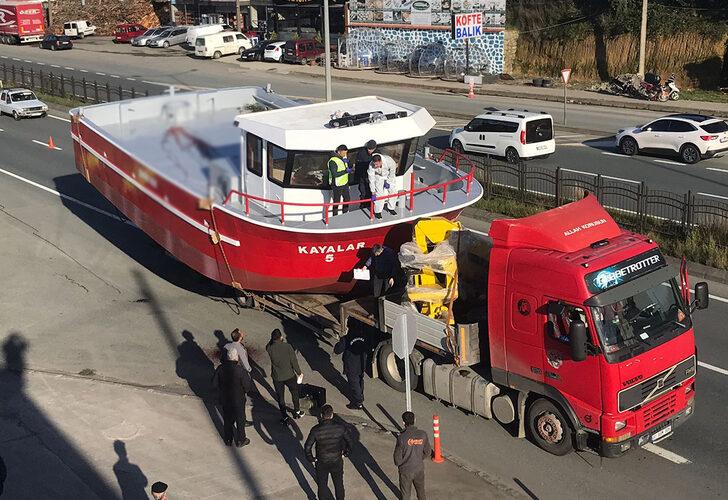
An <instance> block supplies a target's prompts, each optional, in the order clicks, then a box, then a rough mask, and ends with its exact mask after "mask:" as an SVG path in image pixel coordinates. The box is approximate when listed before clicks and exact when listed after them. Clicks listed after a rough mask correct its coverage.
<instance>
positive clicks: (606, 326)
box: [591, 279, 691, 363]
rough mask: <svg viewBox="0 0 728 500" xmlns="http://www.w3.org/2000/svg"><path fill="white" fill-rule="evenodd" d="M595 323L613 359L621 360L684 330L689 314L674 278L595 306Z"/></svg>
mask: <svg viewBox="0 0 728 500" xmlns="http://www.w3.org/2000/svg"><path fill="white" fill-rule="evenodd" d="M591 309H592V315H593V317H594V324H595V326H596V329H597V332H598V334H599V340H600V342H601V343H602V347H603V349H604V354H605V356H606V358H607V361H608V362H610V363H618V362H620V361H624V360H626V359H629V358H631V357H633V356H636V355H638V354H641V353H643V352H645V351H647V350H649V349H652V348H653V347H655V346H657V345H659V344H662V343H664V342H667V341H668V340H670V339H672V338H674V337H676V336H678V335H680V334H682V333H685V332H686V331H687V330H688V329H689V328H690V326H691V323H690V316H689V314H688V312H687V310H686V307H685V305H684V304H683V301H682V299H681V296H680V291H679V288H678V285H677V282H676V281H675V279H671V280H668V281H665V282H664V283H662V284H660V285H656V286H654V287H652V288H650V289H648V290H645V291H642V292H640V293H638V294H636V295H633V296H632V297H628V298H626V299H624V300H620V301H618V302H615V303H613V304H609V305H606V306H601V307H592V308H591Z"/></svg>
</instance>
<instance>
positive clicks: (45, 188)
mask: <svg viewBox="0 0 728 500" xmlns="http://www.w3.org/2000/svg"><path fill="white" fill-rule="evenodd" d="M0 173H3V174H5V175H8V176H10V177H12V178H14V179H17V180H19V181H21V182H25V183H26V184H30V185H31V186H33V187H37V188H38V189H42V190H43V191H45V192H47V193H51V194H54V195H56V196H58V197H59V198H63V199H64V200H68V201H72V202H73V203H77V204H78V205H81V206H82V207H86V208H88V209H89V210H93V211H94V212H97V213H100V214H101V215H105V216H107V217H110V218H112V219H114V220H117V221H119V222H123V223H124V224H128V225H130V226H132V227H136V226H135V225H134V223H133V222H131V221H130V220H126V219H122V218H121V217H119V216H118V215H115V214H112V213H111V212H107V211H106V210H103V209H101V208H98V207H95V206H93V205H90V204H88V203H86V202H84V201H81V200H77V199H76V198H73V197H71V196H68V195H67V194H63V193H59V192H58V191H56V190H55V189H51V188H49V187H46V186H44V185H42V184H38V183H37V182H33V181H31V180H30V179H26V178H25V177H20V176H19V175H17V174H14V173H12V172H8V171H7V170H3V169H2V168H0Z"/></svg>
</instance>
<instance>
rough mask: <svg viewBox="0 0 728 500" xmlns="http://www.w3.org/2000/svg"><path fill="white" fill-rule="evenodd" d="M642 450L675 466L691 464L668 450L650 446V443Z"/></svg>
mask: <svg viewBox="0 0 728 500" xmlns="http://www.w3.org/2000/svg"><path fill="white" fill-rule="evenodd" d="M642 448H643V449H645V450H647V451H649V452H651V453H654V454H655V455H657V456H659V457H662V458H664V459H665V460H669V461H670V462H673V463H676V464H680V465H684V464H691V463H692V462H691V461H690V460H688V459H687V458H685V457H681V456H680V455H678V454H677V453H673V452H671V451H669V450H666V449H665V448H662V447H660V446H657V445H655V444H652V443H647V444H646V445H644V446H643V447H642Z"/></svg>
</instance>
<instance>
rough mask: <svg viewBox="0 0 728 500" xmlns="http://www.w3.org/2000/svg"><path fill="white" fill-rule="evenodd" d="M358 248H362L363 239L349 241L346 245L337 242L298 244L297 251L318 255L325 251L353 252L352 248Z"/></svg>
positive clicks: (303, 253) (325, 252)
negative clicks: (333, 243) (329, 243)
mask: <svg viewBox="0 0 728 500" xmlns="http://www.w3.org/2000/svg"><path fill="white" fill-rule="evenodd" d="M360 248H364V242H363V241H360V242H359V243H356V244H354V243H349V244H348V245H342V244H341V243H339V244H338V245H316V246H307V245H298V253H299V254H302V255H318V254H327V253H341V252H353V251H354V250H359V249H360Z"/></svg>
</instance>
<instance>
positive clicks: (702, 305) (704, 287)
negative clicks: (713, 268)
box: [695, 281, 710, 309]
mask: <svg viewBox="0 0 728 500" xmlns="http://www.w3.org/2000/svg"><path fill="white" fill-rule="evenodd" d="M709 302H710V296H709V293H708V284H707V283H706V282H705V281H701V282H700V283H695V309H707V308H708V303H709Z"/></svg>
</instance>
